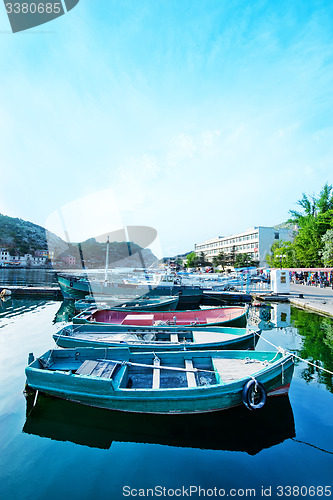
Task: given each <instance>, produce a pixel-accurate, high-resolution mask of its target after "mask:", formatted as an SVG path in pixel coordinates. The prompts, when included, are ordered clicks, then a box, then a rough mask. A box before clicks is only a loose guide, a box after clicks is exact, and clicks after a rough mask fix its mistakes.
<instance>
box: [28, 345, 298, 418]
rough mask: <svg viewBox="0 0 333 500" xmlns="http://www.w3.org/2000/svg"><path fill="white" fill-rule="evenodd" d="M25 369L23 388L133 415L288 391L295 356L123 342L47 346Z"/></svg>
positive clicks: (199, 408) (253, 404) (216, 406)
mask: <svg viewBox="0 0 333 500" xmlns="http://www.w3.org/2000/svg"><path fill="white" fill-rule="evenodd" d="M29 360H30V361H31V362H30V364H29V365H28V367H27V368H26V371H25V373H26V377H27V388H29V387H30V388H31V389H34V390H36V391H40V392H43V393H47V394H50V395H52V396H57V397H60V398H63V399H67V400H70V401H75V402H78V403H82V404H86V405H89V406H96V407H101V408H106V409H111V410H120V411H125V412H135V413H152V414H158V413H162V414H163V413H165V414H175V413H176V414H177V413H183V414H188V413H205V412H211V411H218V410H225V409H228V408H231V407H234V406H239V405H242V404H245V406H246V407H248V408H250V409H253V410H254V409H258V408H261V407H263V406H264V404H265V402H266V399H267V396H273V395H281V394H286V393H288V390H289V386H290V382H291V379H292V375H293V369H294V362H293V356H292V355H291V354H289V353H287V354H285V353H282V352H279V351H278V352H276V353H275V352H255V351H191V352H189V351H182V352H172V353H171V352H161V353H158V356H157V355H156V354H155V353H149V352H148V353H131V352H130V350H129V349H127V348H119V349H118V348H111V349H108V348H104V349H99V348H84V347H82V348H76V349H56V350H50V351H47V352H46V353H45V354H43V355H42V356H41V357H39V358H37V359H34V360H33V355H32V354H30V355H29Z"/></svg>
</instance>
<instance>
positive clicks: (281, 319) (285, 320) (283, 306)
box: [271, 302, 290, 328]
mask: <svg viewBox="0 0 333 500" xmlns="http://www.w3.org/2000/svg"><path fill="white" fill-rule="evenodd" d="M271 323H273V325H274V326H276V327H277V328H284V327H286V326H289V325H290V304H288V303H286V302H282V303H278V304H277V303H275V304H273V303H272V304H271Z"/></svg>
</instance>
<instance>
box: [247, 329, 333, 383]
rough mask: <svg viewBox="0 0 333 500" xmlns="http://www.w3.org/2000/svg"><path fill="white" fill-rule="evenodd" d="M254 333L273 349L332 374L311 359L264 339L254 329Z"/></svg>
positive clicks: (332, 373) (331, 373)
mask: <svg viewBox="0 0 333 500" xmlns="http://www.w3.org/2000/svg"><path fill="white" fill-rule="evenodd" d="M254 333H255V334H256V335H258V336H260V338H262V339H263V340H264V341H265V342H267V343H268V344H270V345H271V346H273V347H275V349H277V350H278V351H279V352H282V353H286V354H290V355H291V356H293V357H294V358H297V359H299V360H300V361H304V363H307V364H308V365H311V366H314V367H315V368H318V369H319V370H322V371H324V372H327V373H329V374H330V375H333V372H331V371H330V370H327V369H326V368H323V367H322V366H318V365H316V364H315V363H312V362H311V361H308V360H307V359H304V358H301V357H300V356H297V354H295V353H294V352H289V351H288V350H286V349H283V347H280V346H277V345H275V344H273V343H272V342H270V341H269V340H267V339H265V338H264V337H263V336H261V335H260V334H258V333H257V332H256V331H255V332H254Z"/></svg>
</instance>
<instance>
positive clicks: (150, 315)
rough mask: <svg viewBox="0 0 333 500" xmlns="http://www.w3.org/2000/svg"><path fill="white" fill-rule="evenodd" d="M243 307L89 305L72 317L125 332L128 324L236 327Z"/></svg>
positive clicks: (243, 317) (241, 321) (241, 323)
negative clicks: (165, 308)
mask: <svg viewBox="0 0 333 500" xmlns="http://www.w3.org/2000/svg"><path fill="white" fill-rule="evenodd" d="M247 312H248V308H247V307H239V306H232V307H218V308H212V309H196V310H193V311H174V312H171V311H170V312H169V311H128V310H125V309H94V308H91V309H89V310H87V311H83V312H81V313H80V314H78V315H77V316H74V318H73V323H74V324H85V325H92V326H94V327H95V326H96V325H98V326H101V327H102V326H104V327H105V329H106V330H109V329H110V327H112V329H113V330H115V331H118V330H119V331H126V330H127V329H128V327H134V326H139V327H140V326H141V327H150V328H151V327H156V326H159V327H160V326H162V325H164V326H175V327H188V328H197V327H198V328H202V327H214V326H237V327H240V328H243V327H245V326H246V322H247Z"/></svg>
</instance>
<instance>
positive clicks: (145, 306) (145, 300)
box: [75, 295, 179, 311]
mask: <svg viewBox="0 0 333 500" xmlns="http://www.w3.org/2000/svg"><path fill="white" fill-rule="evenodd" d="M178 302H179V296H178V295H171V296H167V295H165V296H164V297H138V298H136V299H129V298H128V297H121V296H115V297H108V296H101V297H98V296H97V297H88V298H87V297H86V298H85V299H81V300H76V301H75V309H76V310H77V311H85V310H87V309H89V308H91V307H96V308H98V309H106V308H108V307H110V308H112V309H114V308H117V309H119V308H126V310H129V309H133V310H136V311H174V310H175V309H176V307H177V305H178Z"/></svg>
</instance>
